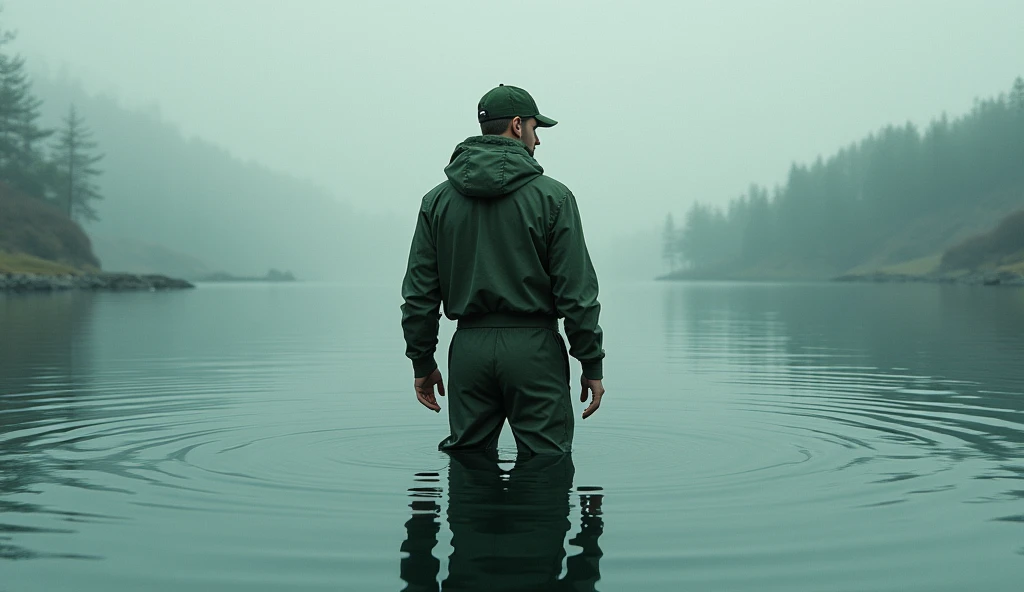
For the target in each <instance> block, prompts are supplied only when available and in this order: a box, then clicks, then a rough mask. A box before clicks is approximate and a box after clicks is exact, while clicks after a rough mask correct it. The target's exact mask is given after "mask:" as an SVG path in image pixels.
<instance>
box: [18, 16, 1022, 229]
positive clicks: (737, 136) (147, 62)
mask: <svg viewBox="0 0 1024 592" xmlns="http://www.w3.org/2000/svg"><path fill="white" fill-rule="evenodd" d="M5 5H6V9H5V14H4V20H5V21H6V22H7V24H8V26H10V27H12V28H15V29H17V30H18V31H19V37H18V39H17V41H16V43H15V47H16V48H17V49H18V50H19V51H21V52H23V53H24V54H25V55H26V57H28V58H29V60H30V65H31V67H32V68H33V69H42V68H48V69H49V70H50V71H53V72H56V71H59V70H60V69H61V68H64V67H66V68H67V70H68V71H69V72H70V73H71V75H72V76H73V77H76V78H79V79H81V81H82V82H83V84H84V85H85V87H86V88H87V89H89V90H91V91H96V92H108V93H112V94H115V95H116V96H118V97H120V98H121V99H122V101H123V102H124V103H125V104H127V105H131V106H151V105H154V104H158V105H159V107H160V109H161V112H162V114H163V116H164V117H165V118H166V119H167V120H169V121H172V122H174V123H176V124H178V125H180V127H181V128H182V129H183V130H185V131H186V132H187V133H189V134H195V135H198V136H202V137H203V138H205V139H208V140H210V141H212V142H214V143H217V144H220V145H222V146H224V147H225V148H227V149H229V150H230V151H231V152H233V153H235V154H237V155H238V156H241V157H243V158H247V159H254V160H257V161H260V162H262V163H265V164H267V165H270V166H271V167H273V168H277V169H280V170H283V171H288V172H291V173H294V174H297V175H299V176H303V177H307V178H310V179H312V180H314V181H316V182H317V183H319V184H321V185H323V186H326V187H328V188H330V189H331V190H333V191H334V192H335V193H336V194H337V195H338V196H339V197H340V198H343V199H346V200H349V201H351V202H352V203H354V204H356V205H357V206H359V207H362V208H369V209H389V210H393V211H396V212H400V213H403V215H405V214H406V213H409V214H408V216H406V217H409V216H411V212H412V211H413V210H414V209H415V208H416V206H417V204H418V201H419V199H420V197H421V196H422V195H423V193H425V192H426V191H427V190H428V189H429V188H430V187H432V186H433V185H435V184H436V183H438V182H440V181H441V180H443V173H442V168H443V166H444V165H445V164H446V163H447V162H448V157H449V155H450V154H451V150H452V148H453V147H454V146H455V144H456V143H457V142H458V141H460V140H462V139H463V138H465V137H466V136H469V135H473V134H475V133H477V128H476V122H475V118H474V110H475V106H476V102H477V100H478V99H479V97H480V95H482V94H483V93H484V92H485V91H487V90H488V89H489V88H491V87H492V86H495V85H496V84H497V83H499V82H504V83H506V84H515V85H518V86H523V87H525V88H526V89H528V90H529V91H530V92H531V93H533V95H534V97H535V98H536V99H537V101H538V103H539V105H540V108H541V110H542V111H543V112H545V113H546V114H548V115H550V116H551V117H554V118H556V119H558V120H560V122H561V123H560V124H559V125H558V126H557V127H555V128H553V129H550V130H544V131H543V132H542V134H541V141H542V145H541V146H540V147H539V148H538V150H537V158H538V160H540V162H541V163H542V164H543V165H544V166H545V168H546V169H547V172H548V173H549V174H550V175H551V176H553V177H555V178H557V179H559V180H561V181H563V182H564V183H566V184H567V185H569V187H571V188H572V189H573V190H574V192H575V193H576V195H577V197H578V199H579V201H580V205H581V209H582V211H583V214H584V220H585V222H586V223H587V226H588V235H589V236H590V237H591V240H598V241H599V240H601V237H604V236H608V235H611V234H619V233H625V232H630V231H635V230H636V229H638V228H644V227H648V226H656V225H658V224H660V222H661V220H662V219H663V217H664V215H665V213H666V212H668V211H673V212H674V213H675V214H677V215H681V214H682V213H683V212H684V210H685V208H686V207H687V206H688V205H689V203H690V202H691V201H692V200H694V199H700V200H704V201H712V202H724V201H726V200H728V199H729V198H731V197H734V196H736V195H738V194H739V193H740V192H742V191H743V190H744V189H745V188H746V187H747V185H748V184H749V183H750V182H752V181H756V182H759V183H763V184H769V185H771V184H775V183H778V182H781V181H783V180H784V178H785V175H786V171H787V169H788V167H789V164H790V163H791V162H792V161H793V160H798V161H809V160H812V159H814V158H815V157H816V156H817V155H818V154H825V155H827V154H830V153H832V152H833V151H835V150H836V149H838V148H839V147H841V146H842V145H845V144H847V143H849V142H850V141H853V140H857V139H860V138H861V137H863V136H864V135H865V134H867V133H869V132H872V131H874V130H876V129H877V128H879V127H880V126H882V125H884V124H886V123H890V122H892V123H900V122H904V121H907V120H908V119H909V120H913V121H915V122H921V123H923V122H926V121H927V120H929V119H931V118H932V117H935V116H937V115H939V114H940V113H941V112H943V111H947V112H949V113H950V114H957V115H958V114H960V113H962V112H964V111H966V110H968V109H969V108H970V107H971V104H972V102H973V100H974V99H975V98H976V97H988V96H991V95H994V94H997V93H999V92H1003V91H1005V90H1007V89H1008V88H1009V87H1010V85H1011V83H1012V81H1013V79H1014V77H1016V76H1018V75H1022V74H1024V2H1021V1H1020V0H975V1H958V2H951V1H945V0H941V1H940V0H920V1H911V0H903V1H899V0H882V1H879V0H857V1H843V2H839V1H831V2H829V1H823V0H816V1H809V0H799V1H797V0H794V1H774V2H768V1H753V0H750V1H721V0H720V1H716V2H671V1H659V2H655V1H643V0H635V1H631V2H598V1H586V2H583V1H573V2H564V1H563V2H551V1H548V2H501V3H498V2H486V1H481V0H477V1H476V2H466V1H442V0H437V1H432V2H411V1H404V2H397V1H390V2H385V1H374V2H366V1H363V2H344V1H341V0H296V1H294V2H280V1H279V0H273V1H269V0H6V1H5ZM410 219H411V218H410Z"/></svg>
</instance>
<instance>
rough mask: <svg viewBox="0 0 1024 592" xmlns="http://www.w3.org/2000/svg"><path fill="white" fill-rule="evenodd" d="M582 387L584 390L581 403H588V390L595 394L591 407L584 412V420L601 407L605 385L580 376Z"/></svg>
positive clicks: (581, 393) (581, 394) (591, 400)
mask: <svg viewBox="0 0 1024 592" xmlns="http://www.w3.org/2000/svg"><path fill="white" fill-rule="evenodd" d="M580 386H582V387H583V390H582V391H581V392H580V403H586V402H587V391H588V390H589V391H590V392H591V393H593V397H591V399H590V405H588V406H587V408H586V409H584V410H583V419H586V418H588V417H590V416H591V415H593V414H594V412H595V411H597V410H598V408H599V407H601V397H603V396H604V385H602V384H601V381H600V380H591V379H589V378H587V377H586V376H580Z"/></svg>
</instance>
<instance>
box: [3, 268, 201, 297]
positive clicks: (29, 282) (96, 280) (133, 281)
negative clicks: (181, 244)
mask: <svg viewBox="0 0 1024 592" xmlns="http://www.w3.org/2000/svg"><path fill="white" fill-rule="evenodd" d="M189 288H195V286H194V285H192V284H191V283H189V282H187V281H185V280H179V279H175V278H169V277H167V276H163V275H137V274H131V273H98V274H83V275H42V274H35V273H0V293H4V292H62V291H66V290H90V291H107V292H129V291H135V292H137V291H158V290H160V291H162V290H186V289H189Z"/></svg>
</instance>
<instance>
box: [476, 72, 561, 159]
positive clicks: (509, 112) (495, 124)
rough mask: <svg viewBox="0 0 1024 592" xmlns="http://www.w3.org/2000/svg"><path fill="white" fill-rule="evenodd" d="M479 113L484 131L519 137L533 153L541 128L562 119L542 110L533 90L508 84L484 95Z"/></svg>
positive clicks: (538, 141) (477, 108)
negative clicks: (538, 105) (538, 129)
mask: <svg viewBox="0 0 1024 592" xmlns="http://www.w3.org/2000/svg"><path fill="white" fill-rule="evenodd" d="M476 113H477V121H478V122H480V133H481V134H483V135H485V136H486V135H494V136H505V137H507V138H513V139H515V140H519V141H520V142H522V143H523V145H524V146H525V147H526V151H527V152H529V153H530V156H533V151H534V150H535V149H536V147H537V146H538V145H539V144H540V139H539V138H538V137H537V128H538V127H552V126H553V125H555V124H557V123H558V122H557V121H555V120H554V119H551V118H550V117H545V116H544V115H541V114H540V111H539V110H538V109H537V102H536V101H534V100H533V97H531V96H530V93H528V92H526V91H525V90H523V89H521V88H518V87H515V86H505V85H504V84H502V85H498V86H497V87H495V88H492V89H491V90H490V91H488V92H487V94H485V95H484V96H483V98H481V99H480V102H479V103H478V104H477V107H476Z"/></svg>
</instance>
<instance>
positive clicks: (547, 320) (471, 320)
mask: <svg viewBox="0 0 1024 592" xmlns="http://www.w3.org/2000/svg"><path fill="white" fill-rule="evenodd" d="M459 329H550V330H551V331H558V319H557V318H555V317H553V316H550V315H543V314H511V313H504V312H491V313H487V314H482V315H473V316H471V317H463V318H461V319H459Z"/></svg>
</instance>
